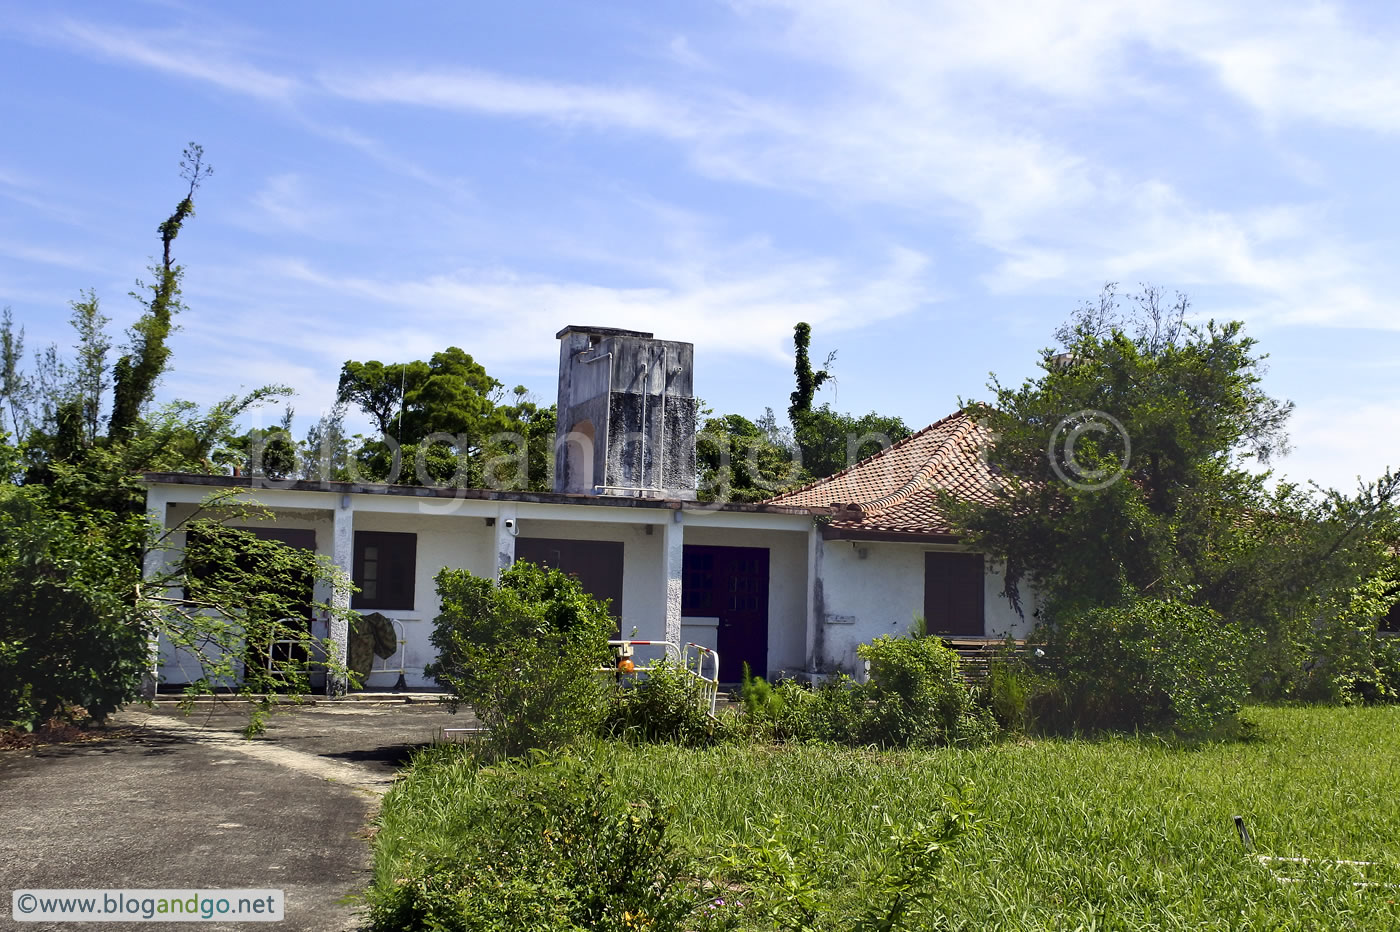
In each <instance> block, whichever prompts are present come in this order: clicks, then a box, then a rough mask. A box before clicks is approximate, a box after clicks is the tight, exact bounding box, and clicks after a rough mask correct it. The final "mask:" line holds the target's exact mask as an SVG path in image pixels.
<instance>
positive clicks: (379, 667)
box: [365, 618, 408, 689]
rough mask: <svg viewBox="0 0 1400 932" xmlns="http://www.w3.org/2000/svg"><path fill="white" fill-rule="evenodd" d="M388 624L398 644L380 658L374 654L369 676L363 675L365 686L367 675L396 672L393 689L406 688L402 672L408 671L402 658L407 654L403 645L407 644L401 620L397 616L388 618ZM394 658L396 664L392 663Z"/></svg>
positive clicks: (406, 684)
mask: <svg viewBox="0 0 1400 932" xmlns="http://www.w3.org/2000/svg"><path fill="white" fill-rule="evenodd" d="M389 624H391V625H393V626H394V642H395V644H397V645H398V646H397V647H396V648H395V649H394V652H393V653H392V654H390V655H389V656H387V657H383V658H381V657H380V656H379V655H377V654H376V655H375V657H374V660H372V661H371V662H370V668H369V676H367V677H365V686H366V687H368V686H369V677H370V676H374V675H375V674H376V673H397V674H398V675H399V679H398V682H397V683H395V684H394V689H406V688H408V683H407V682H406V681H405V680H404V674H405V673H407V672H408V671H407V669H406V668H405V667H404V659H405V656H406V654H407V651H406V650H405V647H406V646H407V644H408V639H407V638H405V637H404V633H403V622H402V621H399V619H397V618H390V619H389ZM395 660H397V661H398V666H393V665H392V664H393V661H395Z"/></svg>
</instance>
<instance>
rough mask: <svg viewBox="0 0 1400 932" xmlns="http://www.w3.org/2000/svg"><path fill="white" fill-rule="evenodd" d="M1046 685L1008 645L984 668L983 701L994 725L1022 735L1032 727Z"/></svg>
mask: <svg viewBox="0 0 1400 932" xmlns="http://www.w3.org/2000/svg"><path fill="white" fill-rule="evenodd" d="M1049 686H1050V684H1049V683H1048V681H1047V680H1046V679H1045V677H1043V676H1041V675H1040V674H1039V673H1037V672H1036V671H1035V669H1034V668H1033V667H1032V665H1031V663H1030V662H1029V660H1028V658H1027V657H1026V656H1025V655H1024V654H1023V653H1019V652H1018V651H1017V650H1016V649H1015V647H1014V646H1013V645H1012V644H1011V643H1010V642H1008V644H1007V646H1006V647H1005V648H1003V649H1002V650H1001V651H1000V652H998V654H997V656H996V657H994V658H993V659H992V661H991V663H989V664H988V665H987V686H986V698H987V701H988V702H989V703H990V704H991V708H992V714H993V715H994V716H996V720H997V724H999V725H1000V726H1001V727H1002V728H1004V729H1006V730H1007V731H1010V732H1013V733H1015V734H1025V733H1026V732H1028V731H1030V730H1031V728H1032V727H1033V726H1034V724H1035V703H1036V699H1037V697H1038V696H1042V695H1044V694H1045V693H1046V691H1047V690H1048V689H1049Z"/></svg>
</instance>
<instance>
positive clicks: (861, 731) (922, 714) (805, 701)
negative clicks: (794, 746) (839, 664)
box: [740, 636, 996, 748]
mask: <svg viewBox="0 0 1400 932" xmlns="http://www.w3.org/2000/svg"><path fill="white" fill-rule="evenodd" d="M859 655H860V657H861V658H862V659H864V660H866V661H868V662H869V663H870V678H869V680H868V681H867V682H865V683H857V682H856V681H854V680H852V679H850V678H849V677H846V676H838V677H832V678H829V679H826V680H824V681H822V682H821V683H819V684H817V685H815V686H811V687H809V686H807V685H805V684H803V683H799V682H796V681H794V680H787V681H784V682H781V683H779V684H778V685H777V686H776V687H770V686H769V685H768V684H767V683H765V682H764V681H763V680H762V679H759V678H753V680H752V682H746V683H745V689H744V691H743V693H742V695H743V698H744V700H745V720H744V722H743V723H742V727H741V729H740V730H741V731H742V732H743V733H745V734H747V735H749V736H750V737H756V738H766V739H770V740H775V741H793V742H826V743H831V744H845V745H851V746H858V747H865V746H878V747H885V748H929V747H942V746H944V745H948V744H966V743H975V742H979V741H983V740H986V739H987V738H989V737H990V736H991V735H992V733H993V732H994V731H995V728H996V724H995V722H994V721H993V720H992V718H991V715H990V713H989V712H988V711H987V710H986V709H983V708H979V707H978V705H977V703H976V702H975V701H974V697H973V694H972V691H971V690H970V689H969V688H968V687H967V685H966V684H965V683H964V682H963V680H962V678H961V676H960V675H959V672H958V656H957V654H956V653H955V652H954V651H953V650H951V649H950V648H948V647H946V646H945V645H944V644H943V642H942V641H940V640H939V639H937V638H919V637H907V638H894V637H888V636H886V637H880V638H876V639H875V640H874V641H873V642H872V643H870V644H864V645H861V647H860V648H859Z"/></svg>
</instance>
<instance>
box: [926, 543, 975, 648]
mask: <svg viewBox="0 0 1400 932" xmlns="http://www.w3.org/2000/svg"><path fill="white" fill-rule="evenodd" d="M984 572H985V570H984V566H983V558H982V554H980V553H943V552H928V553H925V554H924V621H925V623H926V625H927V629H928V632H929V633H930V634H954V635H963V636H965V637H983V636H984V635H985V634H986V619H985V614H984V613H985V610H986V604H985V599H984V593H985V583H984V580H983V574H984Z"/></svg>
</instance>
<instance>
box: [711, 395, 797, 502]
mask: <svg viewBox="0 0 1400 932" xmlns="http://www.w3.org/2000/svg"><path fill="white" fill-rule="evenodd" d="M696 459H697V464H698V466H699V468H700V488H701V497H702V498H704V499H706V500H709V501H722V502H723V501H734V502H758V501H763V500H764V499H767V498H772V497H773V496H774V495H777V494H778V493H779V492H782V491H783V490H784V489H786V488H790V487H791V486H793V485H796V484H798V483H800V482H801V481H802V480H803V479H804V478H805V477H806V475H807V474H806V473H805V472H804V471H803V470H802V464H801V463H800V462H798V460H797V458H796V457H794V456H793V453H792V445H791V443H790V441H788V440H787V438H785V437H783V436H782V435H781V434H780V433H779V432H778V431H777V430H776V429H775V425H774V419H773V417H772V411H771V409H770V410H769V412H768V415H767V417H766V419H760V421H759V423H754V422H753V421H750V420H749V419H748V418H746V417H743V416H742V415H738V414H726V415H722V416H720V417H713V418H710V419H708V420H706V421H705V424H704V426H703V428H702V429H701V431H700V433H699V435H698V436H697V438H696Z"/></svg>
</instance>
